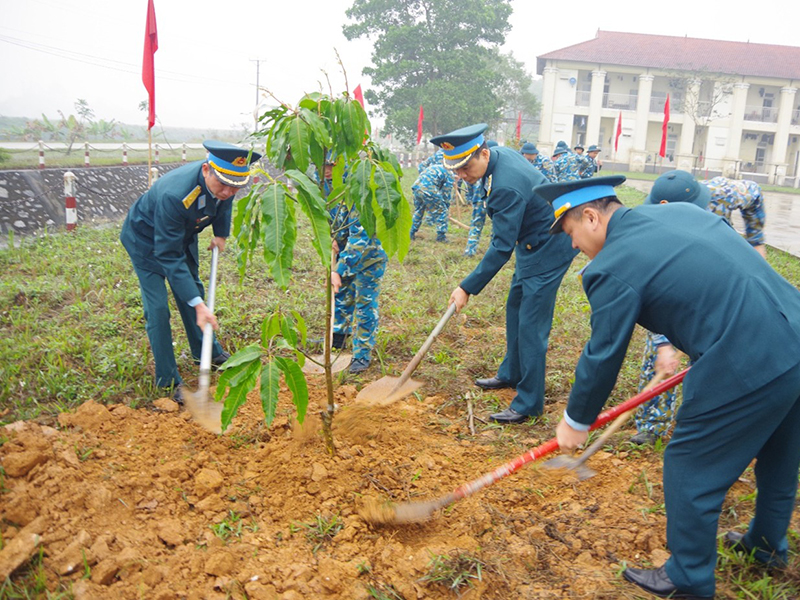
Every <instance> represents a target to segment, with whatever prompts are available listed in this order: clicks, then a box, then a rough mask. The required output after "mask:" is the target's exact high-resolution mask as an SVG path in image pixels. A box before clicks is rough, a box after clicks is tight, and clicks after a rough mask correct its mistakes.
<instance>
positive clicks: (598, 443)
mask: <svg viewBox="0 0 800 600" xmlns="http://www.w3.org/2000/svg"><path fill="white" fill-rule="evenodd" d="M665 376H666V373H664V372H663V371H656V373H655V375H653V378H652V379H651V380H650V381H649V383H648V384H647V385H646V386H644V388H642V391H641V392H639V393H640V394H646V393H648V392H649V391H650V390H652V389H653V388H654V387H656V386H657V385H658V384H659V383H661V381H662V380H663V379H664V377H665ZM638 408H639V407H638V406H637V407H635V408H631V409H630V410H626V411H625V412H624V413H622V414H621V415H620V416H618V417H617V418H616V419H614V422H613V423H611V425H609V426H608V427H606V429H605V431H603V433H602V434H601V435H600V437H599V438H597V439H596V440H595V441H594V442H592V444H591V446H589V447H588V448H587V449H586V450H584V451H583V452H582V453H581V455H580V456H579V457H578V458H576V459H575V465H574V466H573V467H572V468H575V467H578V466H580V465H582V464H583V463H585V462H586V461H587V460H588V459H589V457H590V456H592V454H594V453H595V452H597V451H598V450H599V449H600V448H602V447H603V446H605V444H606V442H607V441H608V438H610V437H611V436H612V435H613V434H614V433H616V432H617V430H618V429H619V428H620V427H622V426H623V425H624V424H625V421H627V420H628V419H629V418H630V417H631V415H632V414H633V413H634V412H636V410H637V409H638Z"/></svg>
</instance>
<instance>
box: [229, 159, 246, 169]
mask: <svg viewBox="0 0 800 600" xmlns="http://www.w3.org/2000/svg"><path fill="white" fill-rule="evenodd" d="M231 164H232V165H234V166H236V167H244V166H246V165H247V159H246V158H245V157H244V156H237V157H236V158H235V159H233V162H232V163H231Z"/></svg>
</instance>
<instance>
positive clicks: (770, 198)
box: [625, 179, 800, 257]
mask: <svg viewBox="0 0 800 600" xmlns="http://www.w3.org/2000/svg"><path fill="white" fill-rule="evenodd" d="M625 185H627V186H630V187H632V188H635V189H637V190H639V191H641V192H644V193H646V194H647V193H649V192H650V188H651V187H653V182H652V181H643V180H638V179H628V181H626V182H625ZM764 204H765V207H766V212H767V221H766V224H765V226H764V236H765V237H766V239H767V246H772V247H773V248H777V249H778V250H783V251H784V252H788V253H789V254H792V255H794V256H797V257H800V194H785V193H778V192H770V191H766V192H764ZM733 226H734V227H735V228H736V230H737V231H740V232H741V231H744V222H743V221H742V217H741V215H740V214H739V213H738V212H735V213H734V215H733Z"/></svg>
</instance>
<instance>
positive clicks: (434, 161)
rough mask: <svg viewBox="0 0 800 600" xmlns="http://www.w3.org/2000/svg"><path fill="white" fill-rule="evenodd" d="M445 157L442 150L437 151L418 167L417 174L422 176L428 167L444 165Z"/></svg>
mask: <svg viewBox="0 0 800 600" xmlns="http://www.w3.org/2000/svg"><path fill="white" fill-rule="evenodd" d="M443 157H444V152H443V151H442V150H437V151H436V152H434V153H433V154H431V155H430V156H429V157H428V158H426V159H425V160H423V161H422V162H421V163H419V164H418V165H417V172H419V174H420V175H422V173H424V172H425V169H427V168H428V167H431V166H433V165H441V164H443V163H442V158H443Z"/></svg>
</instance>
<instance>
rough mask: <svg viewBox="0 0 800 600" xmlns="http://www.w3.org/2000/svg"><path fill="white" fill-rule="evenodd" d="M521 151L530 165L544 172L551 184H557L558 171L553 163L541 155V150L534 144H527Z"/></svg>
mask: <svg viewBox="0 0 800 600" xmlns="http://www.w3.org/2000/svg"><path fill="white" fill-rule="evenodd" d="M519 151H520V154H522V156H524V157H525V158H527V159H528V162H529V163H531V164H532V165H533V166H534V167H536V168H537V169H539V170H540V171H541V172H542V175H544V176H545V177H546V178H547V181H548V182H549V183H555V182H556V169H555V167H554V166H553V161H552V160H550V159H549V158H548V157H547V156H543V155H542V154H540V153H539V149H538V148H537V147H536V146H535V145H534V144H532V143H531V142H525V143H524V144H522V148H520V150H519Z"/></svg>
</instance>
